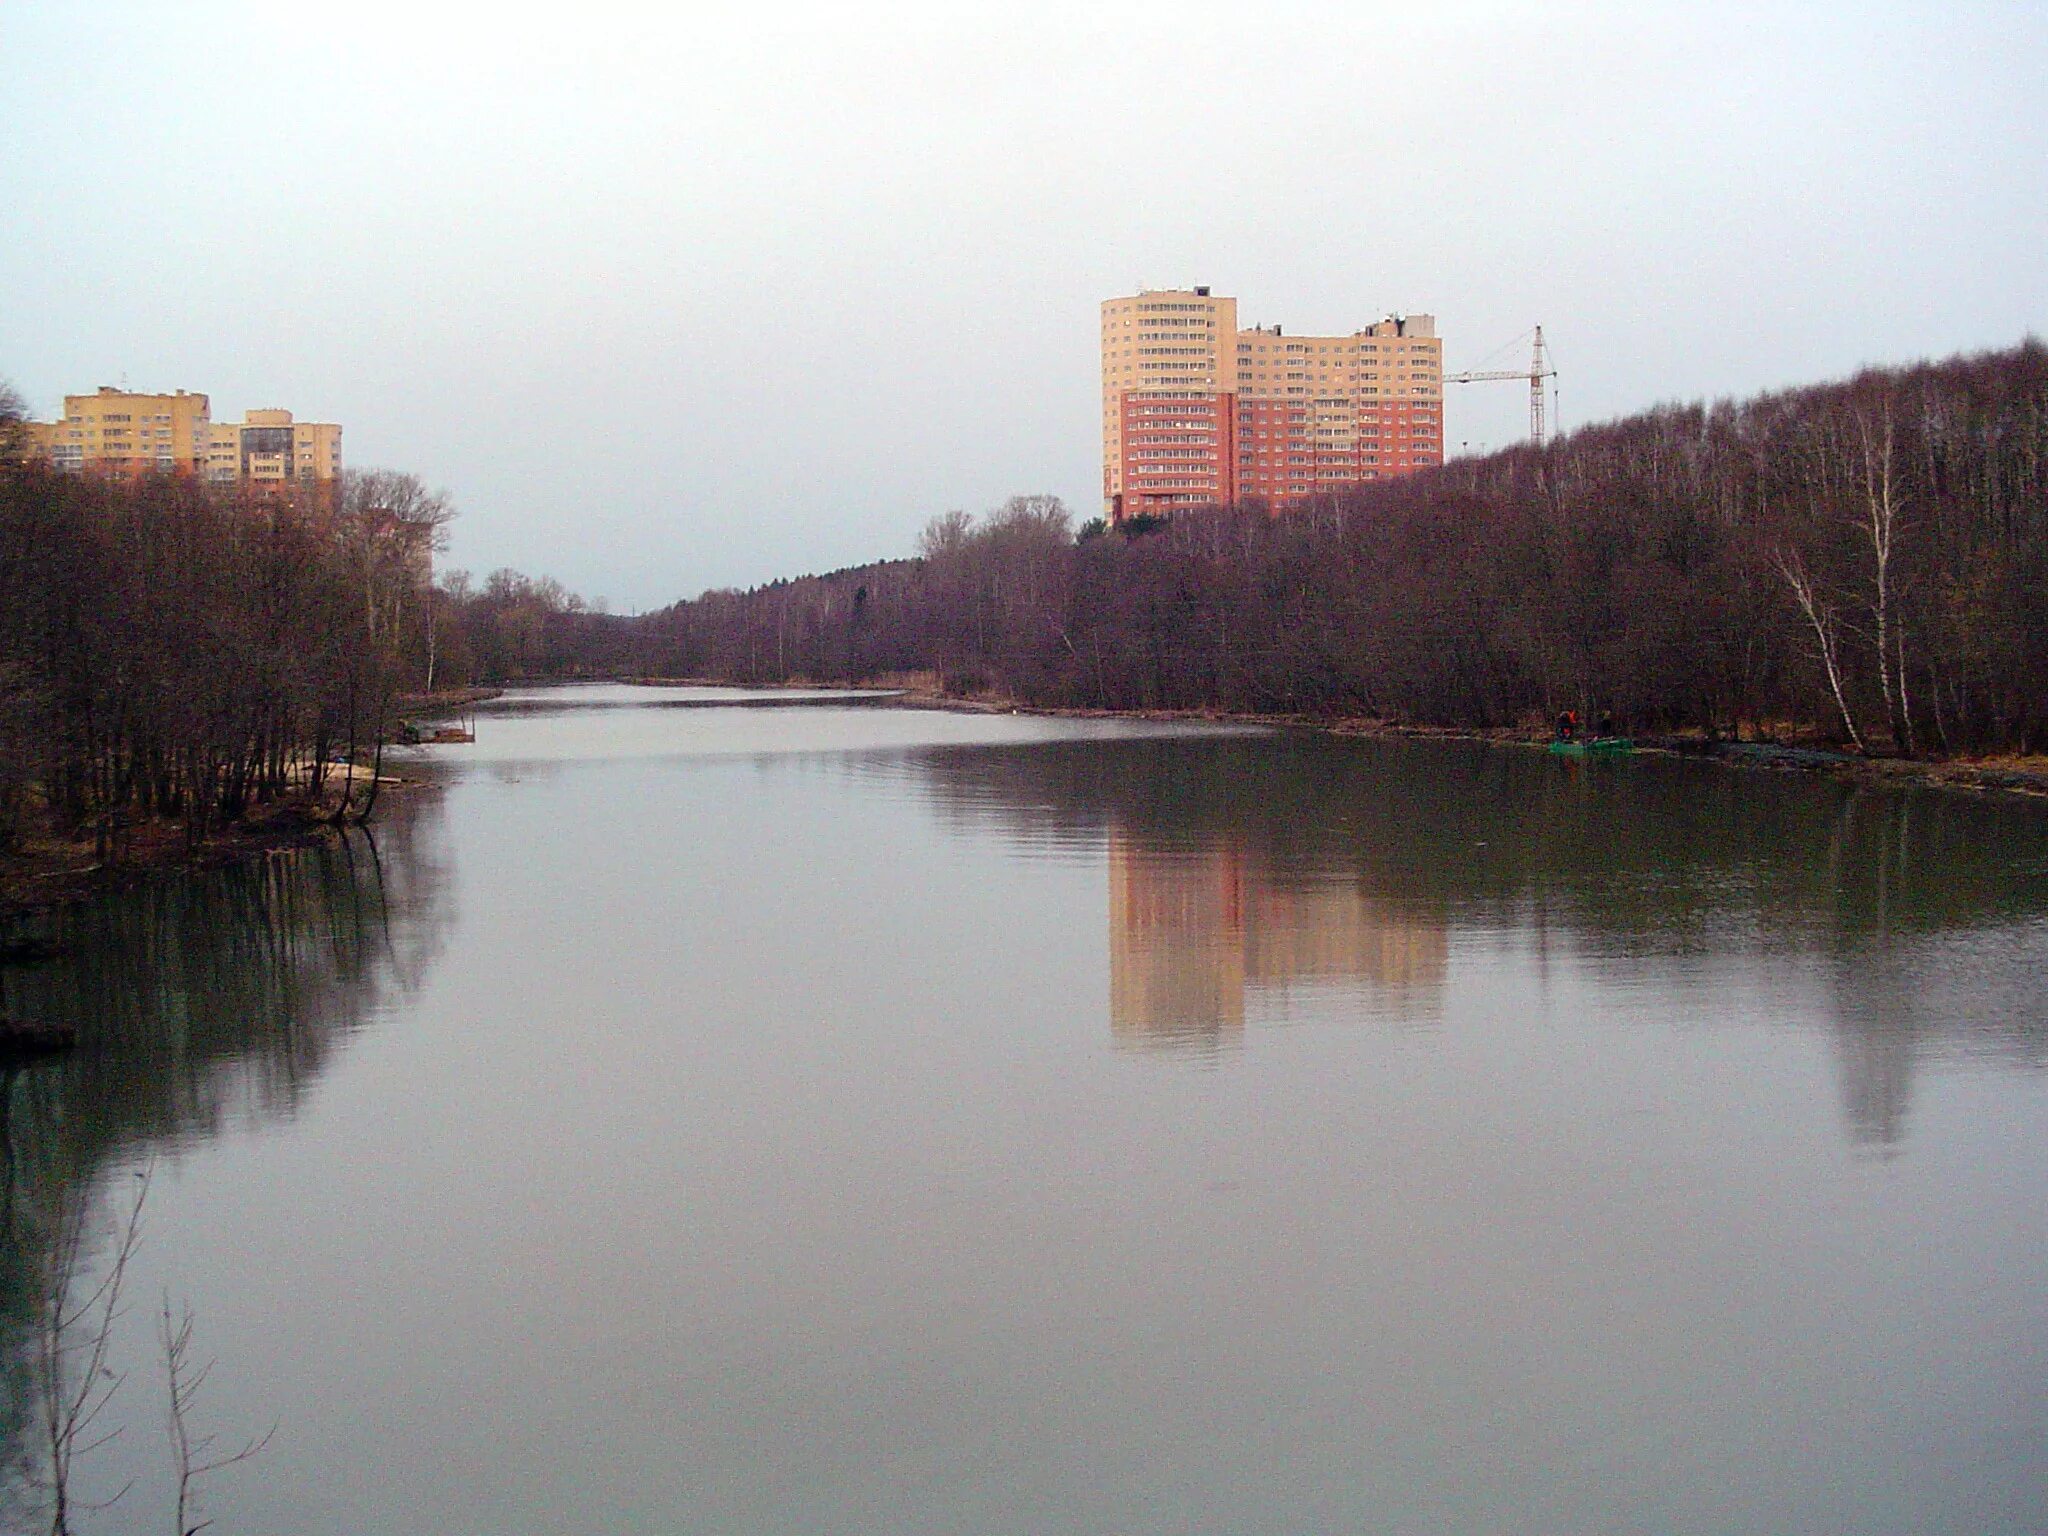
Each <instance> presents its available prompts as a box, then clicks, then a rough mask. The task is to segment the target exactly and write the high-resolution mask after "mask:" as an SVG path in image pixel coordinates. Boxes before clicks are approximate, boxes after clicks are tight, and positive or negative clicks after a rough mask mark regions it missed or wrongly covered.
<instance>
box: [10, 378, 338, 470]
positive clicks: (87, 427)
mask: <svg viewBox="0 0 2048 1536" xmlns="http://www.w3.org/2000/svg"><path fill="white" fill-rule="evenodd" d="M24 427H25V431H26V446H27V451H28V453H29V454H30V455H31V456H33V457H36V458H40V459H44V460H46V461H47V462H49V463H50V464H51V465H53V466H55V467H56V468H57V469H59V470H62V471H65V472H67V473H73V474H94V475H108V476H115V477H134V476H138V475H144V474H178V475H192V476H195V477H199V478H203V479H205V480H206V481H207V482H208V483H209V484H215V485H254V486H266V487H271V488H276V489H283V488H285V487H289V486H296V487H299V488H305V487H308V486H319V487H322V488H331V486H332V483H333V482H334V481H335V480H337V479H339V478H340V475H341V428H340V427H339V426H337V425H336V424H334V423H333V422H324V421H297V420H295V419H294V418H293V416H292V413H291V412H290V411H284V410H275V409H271V410H260V411H250V412H248V413H247V414H246V415H245V416H244V417H243V418H242V420H241V421H239V422H216V421H214V420H213V416H212V408H211V403H210V401H209V400H208V398H207V397H206V396H205V395H202V394H197V393H194V392H192V391H188V390H183V389H181V390H178V391H176V392H175V393H172V394H167V395H160V394H139V393H136V392H135V391H132V390H125V389H116V388H114V387H113V386H111V385H102V386H101V387H100V388H99V389H98V390H96V391H95V392H94V393H92V394H90V395H66V396H65V397H64V414H63V417H62V418H61V419H60V420H57V421H32V422H27V423H24Z"/></svg>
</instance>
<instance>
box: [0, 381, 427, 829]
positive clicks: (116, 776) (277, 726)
mask: <svg viewBox="0 0 2048 1536" xmlns="http://www.w3.org/2000/svg"><path fill="white" fill-rule="evenodd" d="M20 415H21V413H20V407H19V402H18V400H15V399H14V398H12V397H11V396H8V397H6V398H4V399H0V433H8V432H9V429H10V428H13V429H15V430H18V427H17V426H16V424H18V422H19V420H20ZM12 446H13V445H12V444H10V443H4V442H0V450H5V449H9V448H11V447H12ZM0 461H4V462H0V851H4V850H6V849H8V848H10V847H13V846H15V845H16V844H17V843H18V841H19V839H20V838H21V836H22V835H23V833H24V832H25V830H27V829H28V828H29V826H30V824H31V822H32V821H33V822H36V823H37V824H41V823H42V822H44V821H47V823H49V824H50V825H51V826H52V827H53V828H54V830H56V831H58V832H59V833H64V834H70V835H74V836H86V835H89V836H91V837H92V838H93V839H94V841H95V843H96V844H97V846H98V847H99V849H100V851H101V853H102V855H103V856H105V855H108V854H114V853H118V852H119V850H120V847H121V845H122V843H123V841H124V839H125V838H126V837H127V836H128V835H129V833H130V832H131V831H132V829H133V828H134V827H135V826H136V825H138V824H140V823H141V822H144V821H147V820H151V819H168V820H174V821H177V822H179V823H181V824H182V825H183V827H184V828H185V830H186V833H187V835H188V836H189V837H190V838H191V839H192V841H193V842H195V843H197V842H200V841H202V840H204V839H205V838H206V837H207V836H208V834H209V833H210V832H211V831H212V830H214V829H215V828H217V827H219V826H221V825H223V824H224V823H227V822H231V821H234V820H236V819H237V818H239V817H241V816H243V815H244V814H245V813H247V812H248V811H249V810H250V809H252V808H253V807H256V806H258V805H261V804H263V803H265V802H269V801H274V800H277V799H279V798H280V797H283V796H287V795H293V794H305V795H310V796H311V797H313V798H314V799H316V800H321V799H323V797H324V799H325V801H326V803H328V804H329V805H330V807H331V810H330V814H332V815H333V816H334V817H335V818H336V819H337V820H350V819H360V818H362V817H365V816H367V815H368V814H369V811H370V809H371V807H372V806H373V805H374V802H375V797H376V783H377V775H376V773H375V766H376V752H377V748H378V747H379V745H380V744H381V743H382V742H383V741H384V740H385V739H386V738H387V737H388V735H389V734H390V728H391V723H392V718H393V710H394V707H395V701H396V699H397V698H398V696H399V694H400V692H401V691H402V690H403V689H405V688H406V687H408V686H411V685H413V684H414V683H415V682H416V680H417V677H418V673H419V666H420V658H421V656H422V655H423V653H424V650H425V649H426V647H425V644H424V641H423V636H424V634H425V631H426V629H427V628H428V627H429V626H430V624H431V619H432V599H431V596H430V589H431V580H432V574H431V560H432V551H433V549H434V548H435V547H436V546H437V545H438V543H439V542H440V540H441V537H442V529H443V528H444V526H445V525H446V523H447V521H448V519H449V517H450V516H451V515H452V513H451V509H450V507H449V505H448V501H447V498H446V497H445V496H440V495H436V494H433V493H430V492H428V491H427V490H425V489H424V488H423V487H422V486H421V485H420V483H419V482H418V481H417V480H416V479H414V478H413V477H411V476H409V475H402V474H395V473H391V472H388V471H369V472H354V473H351V474H349V475H347V476H346V477H344V479H343V480H342V482H341V483H340V485H339V487H338V489H337V490H336V491H335V492H334V494H332V495H320V496H300V495H294V496H277V495H264V494H260V493H255V492H251V491H247V490H242V489H238V488H233V487H227V488H223V487H216V486H209V485H205V484H202V483H200V482H198V481H196V480H193V479H191V478H189V477H179V476H172V475H156V476H149V477H145V478H142V479H138V480H134V481H116V480H108V479H101V478H97V477H90V476H80V475H76V474H62V473H58V472H55V471H53V470H51V469H49V468H47V467H45V466H41V465H38V464H36V463H32V462H25V461H23V460H22V459H20V457H19V456H18V455H17V454H16V453H13V452H5V451H0ZM364 760H366V761H364ZM359 761H363V766H364V768H365V770H366V771H364V772H361V773H358V771H357V765H358V762H359ZM337 762H340V763H342V764H343V765H344V766H340V767H337V766H335V764H337Z"/></svg>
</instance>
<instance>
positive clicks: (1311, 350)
mask: <svg viewBox="0 0 2048 1536" xmlns="http://www.w3.org/2000/svg"><path fill="white" fill-rule="evenodd" d="M1236 311H1237V303H1236V301H1235V300H1234V299H1229V298H1221V297H1218V296H1216V295H1214V294H1212V293H1211V292H1210V290H1209V289H1207V288H1190V289H1161V290H1150V291H1146V292H1141V293H1138V294H1134V295H1131V296H1129V297H1126V298H1117V299H1110V300H1108V301H1106V302H1105V303H1104V304H1103V306H1102V466H1103V505H1104V511H1105V514H1106V515H1107V516H1108V517H1109V518H1110V519H1111V520H1112V521H1117V522H1120V521H1122V520H1123V519H1124V518H1126V517H1131V516H1136V515H1140V514H1144V513H1159V512H1168V511H1172V510H1173V509H1174V508H1175V507H1177V506H1187V505H1204V504H1217V503H1234V502H1239V501H1248V500H1257V501H1260V502H1263V503H1264V504H1265V505H1267V506H1269V507H1272V508H1275V509H1279V508H1284V507H1287V506H1290V505H1298V504H1299V503H1301V502H1302V501H1304V500H1306V499H1308V498H1310V497H1313V496H1316V495H1318V494H1326V493H1329V492H1333V491H1339V490H1343V489H1345V488H1347V487H1351V486H1356V485H1359V484H1362V483H1364V482H1367V481H1373V480H1382V479H1391V478H1393V477H1395V476H1398V475H1406V474H1412V473H1414V472H1415V471H1416V470H1418V469H1424V468H1429V467H1433V466H1435V465H1438V464H1441V463H1442V462H1443V350H1442V342H1441V341H1440V340H1439V339H1438V337H1437V335H1436V322H1435V319H1434V317H1433V316H1430V315H1405V316H1389V317H1388V318H1386V319H1384V320H1381V321H1379V322H1377V323H1376V324H1373V325H1371V326H1367V327H1365V328H1364V329H1362V330H1358V331H1354V332H1352V333H1351V334H1349V335H1342V336H1299V335H1296V336H1290V335H1287V334H1286V333H1285V331H1284V330H1283V328H1282V327H1280V326H1277V325H1275V326H1254V327H1251V328H1250V329H1246V330H1239V329H1237V326H1236Z"/></svg>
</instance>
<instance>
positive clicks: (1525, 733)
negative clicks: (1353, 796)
mask: <svg viewBox="0 0 2048 1536" xmlns="http://www.w3.org/2000/svg"><path fill="white" fill-rule="evenodd" d="M626 681H628V682H631V683H635V684H640V685H645V686H650V687H661V686H666V687H674V686H676V685H677V684H678V683H679V682H683V681H687V682H688V683H689V684H691V685H693V686H699V687H736V686H740V685H737V684H731V683H725V682H721V681H720V680H718V679H714V678H702V677H696V678H689V679H687V680H684V679H677V678H631V679H627V680H626ZM745 686H747V687H750V688H775V687H786V688H812V687H819V686H828V685H822V684H819V683H816V682H813V681H810V680H804V681H801V682H799V681H794V680H793V681H791V682H788V683H783V684H774V683H768V684H751V683H750V684H747V685H745ZM832 686H845V685H832ZM861 686H863V687H868V686H870V685H861ZM871 686H872V688H873V691H874V692H875V693H876V695H877V696H876V698H875V701H874V702H875V703H876V704H878V705H883V706H886V707H889V708H894V709H938V710H950V711H954V712H957V713H963V714H1005V715H1007V714H1023V715H1045V716H1050V717H1053V718H1059V719H1080V720H1087V719H1104V720H1159V721H1174V720H1188V721H1213V722H1215V723H1218V724H1229V725H1262V726H1267V727H1270V728H1272V729H1276V730H1308V731H1322V732H1324V733H1326V734H1328V735H1332V736H1349V737H1361V738H1367V739H1381V740H1417V741H1479V742H1486V743H1489V744H1491V745H1494V746H1503V747H1522V748H1530V749H1536V750H1543V751H1547V750H1549V746H1550V734H1549V732H1547V731H1545V730H1542V729H1540V728H1537V727H1526V726H1490V727H1489V726H1439V725H1417V724H1411V723H1407V722H1398V721H1389V720H1379V719H1374V718H1370V717H1367V716H1336V717H1331V716H1323V715H1310V714H1303V713H1272V712H1260V711H1252V710H1227V709H1088V708H1082V707H1079V706H1062V705H1040V704H1026V703H1022V702H1020V701H1018V700H1016V699H1010V698H1004V697H1000V696H995V695H973V696H963V695H959V694H948V693H945V692H943V691H942V690H941V689H939V688H938V686H937V679H936V678H935V677H933V676H932V675H931V674H929V673H907V674H901V675H892V676H890V677H888V678H886V679H876V680H875V682H874V683H873V684H872V685H871ZM1635 743H1636V750H1637V752H1639V753H1645V754H1655V755H1662V756H1670V757H1689V758H1695V759H1700V760H1703V761H1709V762H1718V763H1723V764H1726V765H1727V766H1729V767H1733V768H1747V769H1762V770H1766V771H1770V772H1775V773H1810V774H1819V775H1822V776H1824V777H1828V778H1835V779H1841V780H1844V781H1847V782H1857V783H1872V784H1892V785H1902V784H1917V785H1924V786H1927V787H1930V788H1935V789H1947V790H1956V791H1961V792H1964V793H1969V794H1995V795H2017V796H2022V797H2026V798H2035V799H2048V757H2044V756H2039V755H2036V756H2032V757H2016V756H2000V757H1986V758H1888V757H1863V756H1859V755H1857V754H1854V753H1849V752H1838V751H1835V750H1833V749H1831V748H1828V747H1824V746H1819V745H1813V744H1805V743H1785V742H1775V741H1727V740H1709V739H1707V738H1705V737H1702V736H1639V737H1636V738H1635Z"/></svg>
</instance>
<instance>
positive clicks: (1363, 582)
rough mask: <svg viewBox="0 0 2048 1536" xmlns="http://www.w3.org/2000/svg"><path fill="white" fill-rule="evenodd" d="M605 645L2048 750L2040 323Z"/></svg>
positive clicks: (1119, 695) (1496, 715) (785, 595)
mask: <svg viewBox="0 0 2048 1536" xmlns="http://www.w3.org/2000/svg"><path fill="white" fill-rule="evenodd" d="M602 644H603V646H604V648H605V649H606V651H607V652H608V654H606V655H605V656H604V657H603V660H604V664H605V665H607V666H610V667H612V668H614V669H616V668H620V667H626V668H634V669H638V670H641V671H647V672H662V673H670V674H675V675H698V676H714V677H720V678H727V679H730V680H732V681H735V682H746V683H760V682H770V681H777V680H784V679H789V678H812V679H817V680H821V681H824V680H844V681H858V680H861V679H867V678H873V677H876V676H879V675H882V674H886V673H890V672H903V671H913V670H933V671H936V672H938V673H939V674H940V676H941V677H942V678H943V679H944V682H945V685H946V686H947V687H948V688H949V689H953V690H958V691H962V692H968V691H986V692H991V693H995V694H999V695H1006V696H1009V697H1012V698H1015V699H1017V700H1019V701H1023V702H1028V703H1033V704H1055V705H1080V706H1093V707H1102V708H1112V709H1131V708H1198V707H1212V706H1213V707H1218V708H1223V709H1231V710H1256V711H1278V712H1290V713H1306V714H1310V715H1317V716H1331V715H1353V714H1364V715H1371V716H1376V717H1382V718H1388V719H1396V720H1407V721H1417V722H1431V723H1439V724H1452V725H1501V724H1512V723H1517V722H1529V721H1536V720H1545V719H1549V718H1551V717H1552V716H1554V715H1555V714H1556V713H1557V712H1559V711H1561V710H1563V709H1566V708H1571V709H1576V710H1578V711H1580V713H1581V714H1582V716H1584V717H1585V718H1588V719H1592V718H1594V717H1595V716H1596V715H1598V714H1599V713H1602V712H1609V711H1611V712H1612V713H1613V714H1614V715H1615V716H1616V717H1617V719H1618V720H1619V721H1621V722H1623V723H1624V724H1625V725H1626V726H1627V727H1629V728H1631V729H1635V730H1638V731H1655V730H1681V729H1698V730H1704V731H1707V732H1710V733H1733V732H1735V731H1737V730H1738V729H1741V728H1758V727H1762V728H1765V729H1774V728H1791V729H1795V730H1800V731H1805V732H1812V733H1818V734H1820V735H1822V736H1824V737H1828V738H1831V739H1838V740H1842V741H1845V742H1849V743H1851V744H1854V745H1858V746H1862V747H1865V748H1867V749H1869V750H1872V751H1888V750H1896V751H1902V752H1916V753H1925V752H1941V753H1949V752H1964V751H1984V750H1991V749H2008V748H2018V749H2028V750H2038V749H2041V748H2043V747H2048V348H2044V347H2043V346H2041V345H2040V344H2039V343H2037V342H2032V341H2030V342H2028V343H2026V344H2024V345H2022V346H2019V347H2017V348H2014V349H2012V350H2010V351H2004V352H1997V353H1991V354H1986V355H1983V356H1977V357H1968V358H1958V359H1954V360H1952V361H1948V362H1943V363H1934V364H1923V365H1920V366H1916V367H1910V368H1901V369H1885V370H1872V371H1869V372H1866V373H1863V374H1860V375H1858V376H1857V377H1855V378H1853V379H1850V380H1848V381H1846V382H1841V383H1834V384H1826V385H1820V386H1816V387H1813V388H1807V389H1800V390H1793V391H1788V392H1786V393H1782V394H1774V395H1766V396H1761V397H1759V398H1756V399H1753V400H1749V401H1746V402H1742V403H1723V404H1717V405H1714V406H1711V407H1704V406H1697V405H1695V406H1670V407H1663V408H1659V409H1657V410H1653V411H1648V412H1645V413H1643V414H1640V415H1636V416H1631V417H1628V418H1625V419H1623V420H1620V421H1616V422H1613V423H1611V424H1608V425H1604V426H1596V427H1588V428H1585V429H1583V430H1580V431H1578V432H1574V433H1572V434H1571V435H1570V436H1568V437H1565V438H1563V439H1560V440H1558V441H1555V442H1553V443H1551V444H1550V445H1549V446H1547V447H1545V448H1542V449H1537V448H1533V447H1526V446H1525V447H1519V448H1514V449H1510V450H1508V451H1505V452H1501V453H1496V454H1493V455H1490V456H1488V457H1484V458H1477V459H1465V460H1459V461H1456V462H1454V463H1452V464H1450V465H1448V466H1446V467H1444V468H1443V469H1440V470H1435V471H1431V472H1427V473H1423V474H1418V475H1414V476H1411V477H1408V478H1406V479H1401V480H1394V481H1388V482H1384V483H1381V484H1377V485H1368V486H1362V487H1360V488H1358V489H1357V490H1355V491H1352V492H1348V493H1346V494H1344V495H1341V496H1336V497H1330V498H1325V499H1321V500H1318V501H1317V502H1315V503H1314V504H1313V505H1310V506H1307V507H1304V508H1302V509H1300V510H1296V511H1290V512H1288V513H1286V514H1285V515H1282V516H1279V517H1271V516H1268V515H1267V514H1266V512H1265V511H1264V510H1263V509H1260V508H1256V507H1239V508H1213V509H1207V510H1200V511H1193V512H1188V513H1183V514H1181V515H1179V516H1176V517H1174V518H1173V519H1172V520H1171V521H1170V522H1167V523H1164V524H1153V523H1147V524H1145V525H1143V526H1131V525H1126V527H1125V528H1124V529H1121V530H1117V531H1113V532H1112V531H1108V530H1105V529H1103V528H1102V527H1101V525H1100V524H1099V523H1097V524H1091V525H1089V526H1087V527H1084V528H1082V529H1081V530H1080V536H1079V537H1078V539H1077V538H1075V537H1074V536H1073V535H1072V533H1071V532H1070V528H1069V520H1068V515H1067V513H1066V511H1065V509H1064V508H1062V507H1061V506H1060V505H1059V503H1058V502H1057V501H1055V500H1052V499H1050V498H1020V499H1017V500H1013V501H1012V502H1010V503H1009V504H1008V505H1007V506H1005V507H1003V508H1001V509H999V510H997V511H995V512H992V513H990V514H988V515H987V516H986V517H983V518H981V519H979V520H972V519H969V518H967V517H965V516H963V515H961V514H958V513H955V514H952V515H950V516H948V517H944V518H941V519H939V520H937V521H936V522H934V523H933V524H932V525H931V526H930V527H929V528H928V529H927V530H926V532H925V534H924V536H923V539H922V541H921V548H920V557H919V558H918V559H915V560H901V561H890V562H884V563H881V564H877V565H871V566H864V567H860V568H858V569H854V570H847V571H840V572H836V573H834V574H831V575H828V576H818V577H806V578H803V579H801V580H796V581H782V582H776V583H773V584H772V585H769V586H766V587H761V588H758V589H756V590H753V591H750V592H744V593H741V592H729V591H727V592H709V593H706V594H705V595H704V596H702V597H700V598H697V599H696V600H694V601H690V602H684V603H679V604H677V605H676V606H674V607H672V608H669V609H665V610H663V611H661V612H659V613H655V614H651V615H648V616H646V617H645V618H644V619H641V620H637V621H632V622H631V624H630V625H629V626H627V627H624V628H618V627H613V628H608V629H607V630H606V631H605V632H604V634H603V637H602Z"/></svg>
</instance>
